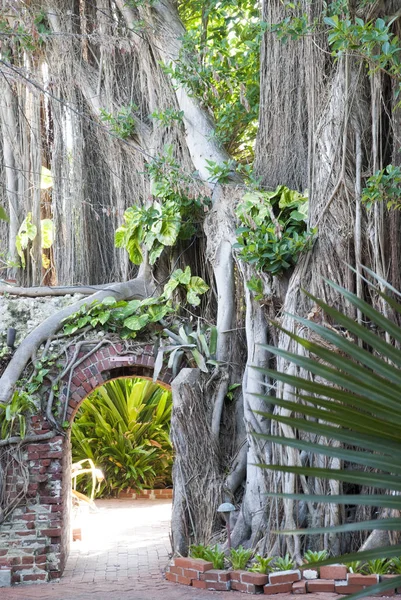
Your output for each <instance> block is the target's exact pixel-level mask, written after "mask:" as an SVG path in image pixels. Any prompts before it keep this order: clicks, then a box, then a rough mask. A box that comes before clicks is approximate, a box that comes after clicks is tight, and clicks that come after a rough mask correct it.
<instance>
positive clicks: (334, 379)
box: [254, 277, 401, 598]
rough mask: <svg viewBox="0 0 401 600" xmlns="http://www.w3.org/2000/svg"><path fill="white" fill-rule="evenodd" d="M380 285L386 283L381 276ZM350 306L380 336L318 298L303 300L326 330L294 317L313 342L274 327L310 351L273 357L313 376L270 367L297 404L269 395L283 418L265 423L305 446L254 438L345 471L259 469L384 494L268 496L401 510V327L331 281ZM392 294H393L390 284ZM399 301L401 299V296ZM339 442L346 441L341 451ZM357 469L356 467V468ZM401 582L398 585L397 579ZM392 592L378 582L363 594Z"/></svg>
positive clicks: (380, 554) (345, 528)
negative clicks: (289, 431) (336, 462)
mask: <svg viewBox="0 0 401 600" xmlns="http://www.w3.org/2000/svg"><path fill="white" fill-rule="evenodd" d="M376 280H377V281H379V283H380V285H385V283H384V282H383V281H381V279H378V278H377V277H376ZM327 283H328V284H329V285H331V286H332V287H333V288H334V289H335V290H336V291H337V292H339V293H340V294H341V295H342V296H343V298H345V299H346V300H347V301H348V302H349V303H350V304H351V305H353V306H354V307H355V308H356V309H358V310H359V311H361V313H362V314H363V315H364V317H365V320H366V321H368V322H370V323H372V324H374V325H375V329H377V331H373V330H372V329H370V328H368V327H366V326H363V325H361V324H359V323H356V322H355V321H354V320H353V319H351V318H350V317H348V316H347V315H345V314H343V313H341V312H340V311H339V310H337V309H335V308H333V307H331V306H329V305H327V304H326V303H325V302H323V301H322V300H321V299H319V298H316V297H315V296H313V295H312V294H310V293H308V292H305V293H306V295H307V296H308V297H309V298H310V299H311V300H312V301H313V302H314V303H315V304H316V305H317V306H318V307H320V309H322V311H323V312H324V313H325V314H326V315H327V316H328V317H329V319H330V322H331V323H332V324H334V325H333V326H330V327H326V326H324V325H321V324H318V323H316V322H314V321H309V320H307V319H304V318H301V317H298V316H294V315H290V316H291V317H292V318H293V319H294V320H295V321H296V322H297V323H298V325H299V329H300V330H301V329H302V330H303V332H304V331H307V330H309V332H310V336H309V337H310V339H307V338H306V337H303V335H302V336H301V335H300V334H298V333H294V332H291V331H287V330H285V329H283V328H282V327H281V326H280V325H277V327H278V328H279V329H280V330H281V331H283V332H284V333H285V334H286V335H288V337H289V338H291V339H292V340H293V341H294V342H296V343H297V344H298V345H299V346H301V347H303V348H304V349H305V350H306V351H307V352H306V354H307V355H305V352H304V351H303V352H302V353H300V354H297V353H294V352H288V351H286V350H283V349H282V348H277V347H272V346H265V348H266V349H267V350H268V351H269V352H271V353H272V354H274V355H276V356H279V357H281V358H283V359H284V360H285V361H288V362H289V363H292V364H293V365H296V366H297V367H299V368H300V369H301V370H304V371H306V372H308V374H309V376H308V378H303V377H299V376H295V375H290V374H287V373H282V372H276V371H274V370H272V369H258V370H261V371H263V372H264V373H265V374H266V375H268V376H269V377H270V378H274V379H276V380H277V381H281V382H282V383H283V384H286V385H287V386H291V387H292V388H293V390H294V391H293V398H289V399H287V398H286V399H283V398H274V397H272V396H269V397H265V400H266V402H267V403H268V404H272V405H275V406H276V407H279V408H280V409H284V411H282V413H283V414H278V415H273V416H272V414H271V412H266V413H262V414H264V415H265V416H266V417H267V418H269V419H273V420H275V421H277V422H278V423H280V424H283V425H285V426H290V427H291V428H293V430H296V431H298V432H303V433H305V434H307V437H308V440H305V439H301V437H302V436H300V435H298V436H296V437H295V438H288V437H282V436H277V435H267V434H254V435H256V436H257V437H261V438H263V439H265V440H266V441H268V442H272V443H274V444H278V445H282V446H286V447H293V448H297V449H300V450H304V451H305V452H307V453H309V454H310V453H313V454H318V455H319V454H320V455H322V456H327V457H333V458H337V459H340V460H341V461H343V464H344V465H345V467H344V468H340V469H329V468H315V467H307V466H300V465H294V466H292V465H291V466H286V465H279V464H275V465H270V464H269V465H259V466H261V467H263V468H266V469H270V470H273V471H280V472H283V473H292V474H296V475H299V476H303V477H317V478H322V479H328V480H338V481H342V482H347V483H350V484H354V485H357V486H366V487H368V488H370V489H378V490H380V489H381V490H384V493H383V494H377V493H374V494H363V495H356V494H353V495H352V496H349V495H346V494H344V495H337V496H322V495H303V494H284V493H283V494H277V493H276V494H269V496H271V497H276V498H283V499H284V500H286V499H288V500H303V501H306V502H314V503H333V504H343V505H344V504H359V505H365V506H374V507H377V508H378V509H381V508H387V509H391V510H393V511H401V495H400V493H401V466H400V459H401V350H400V349H399V347H398V345H399V344H400V343H401V328H400V327H399V326H398V325H397V324H396V323H394V322H393V321H391V320H390V319H389V318H387V317H386V316H384V315H383V314H382V313H381V312H379V311H378V310H376V309H375V308H374V307H373V306H371V305H370V304H369V303H367V302H365V301H364V300H361V299H360V298H358V297H357V296H356V295H355V294H352V293H351V292H348V291H347V290H345V289H344V288H342V287H340V286H339V285H337V284H334V283H331V282H327ZM386 287H387V288H388V289H389V291H390V293H391V292H393V291H394V290H392V289H391V287H390V286H388V285H387V286H386ZM380 295H381V297H382V298H383V299H385V300H387V301H388V303H389V305H390V306H391V308H392V309H393V311H395V313H398V314H401V305H400V304H399V303H398V302H397V301H396V300H394V299H393V298H391V297H389V296H386V295H385V294H384V293H383V292H380ZM397 295H398V296H399V294H398V293H397ZM333 440H334V441H336V442H337V443H334V444H333V443H332V441H333ZM338 442H340V443H341V445H340V446H339V444H338ZM355 467H356V468H355ZM373 529H382V530H386V531H401V518H399V517H396V516H395V517H391V518H378V519H370V520H367V521H364V522H359V523H346V524H343V525H339V526H337V527H330V528H324V527H315V528H313V529H306V530H305V529H303V530H297V531H294V530H291V531H280V532H279V533H281V534H287V535H294V534H308V535H314V534H322V533H327V532H330V533H341V532H350V531H372V530H373ZM400 553H401V545H396V546H386V547H381V548H376V549H372V550H369V551H366V552H357V553H352V554H348V555H343V556H340V557H338V556H337V557H332V558H329V559H326V560H324V561H321V562H319V565H324V564H333V563H335V562H338V561H341V562H351V561H353V560H373V559H377V558H389V557H396V556H399V555H400ZM400 581H401V579H400ZM392 587H394V580H393V581H392V582H391V585H389V584H388V582H387V583H381V584H378V585H376V586H374V587H373V588H368V589H367V590H366V591H364V592H361V593H358V594H354V595H352V596H351V598H359V597H362V596H363V595H366V594H368V593H369V594H372V593H376V592H380V591H385V590H386V589H390V588H392Z"/></svg>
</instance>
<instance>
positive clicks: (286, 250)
mask: <svg viewBox="0 0 401 600" xmlns="http://www.w3.org/2000/svg"><path fill="white" fill-rule="evenodd" d="M236 215H237V217H238V218H239V220H240V221H241V227H239V228H238V229H237V232H236V233H237V235H238V238H237V243H236V244H234V247H235V248H237V249H238V250H239V253H238V256H239V257H240V258H241V259H242V260H243V261H245V262H248V263H250V264H251V265H254V266H255V268H256V269H257V270H259V271H264V272H268V273H271V274H272V275H281V273H283V272H284V271H285V270H286V269H289V268H290V267H292V266H294V265H295V264H296V262H297V259H298V256H299V254H300V253H301V252H304V251H305V250H307V249H309V248H310V247H311V244H312V240H313V236H314V233H315V231H307V229H306V220H307V218H308V198H307V196H304V195H302V194H300V193H299V192H297V191H295V190H290V189H288V188H287V187H286V186H284V185H279V186H278V187H277V188H276V189H275V190H274V191H271V192H270V191H263V192H262V191H252V192H247V193H246V194H245V195H244V197H243V198H242V201H241V202H240V204H239V205H238V207H237V210H236ZM251 285H252V284H251ZM257 291H259V288H258V290H257Z"/></svg>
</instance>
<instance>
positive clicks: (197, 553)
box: [189, 544, 224, 569]
mask: <svg viewBox="0 0 401 600" xmlns="http://www.w3.org/2000/svg"><path fill="white" fill-rule="evenodd" d="M189 556H191V557H192V558H202V559H203V560H207V561H209V562H211V563H213V569H224V552H223V550H220V549H219V547H218V546H217V544H216V545H215V546H204V545H203V544H198V545H195V544H192V545H191V546H190V548H189Z"/></svg>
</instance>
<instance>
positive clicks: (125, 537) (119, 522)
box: [0, 499, 340, 600]
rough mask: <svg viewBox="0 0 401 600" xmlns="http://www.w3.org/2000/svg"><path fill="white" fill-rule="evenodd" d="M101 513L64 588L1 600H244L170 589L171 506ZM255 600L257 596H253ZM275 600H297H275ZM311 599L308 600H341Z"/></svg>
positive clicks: (84, 520) (75, 548)
mask: <svg viewBox="0 0 401 600" xmlns="http://www.w3.org/2000/svg"><path fill="white" fill-rule="evenodd" d="M96 504H97V506H98V508H99V512H98V513H96V514H89V513H87V514H83V515H81V523H80V524H81V527H82V541H81V542H74V543H73V545H72V552H71V554H70V557H69V560H68V562H67V566H66V569H65V572H64V575H63V577H62V579H61V581H60V583H48V584H36V585H30V586H15V587H12V588H0V600H245V598H246V597H248V596H246V595H243V594H241V593H240V592H211V591H207V590H197V589H194V588H192V587H187V586H183V585H177V584H174V583H169V582H167V581H165V580H164V577H163V572H164V568H165V567H166V565H167V563H168V560H169V552H170V541H169V530H170V509H171V503H170V501H169V500H156V501H152V500H135V501H132V500H126V499H124V500H100V501H97V503H96ZM249 597H253V596H249ZM274 598H275V600H293V598H294V596H290V595H288V594H277V595H276V596H274ZM339 598H340V597H339V596H338V595H337V594H308V600H339Z"/></svg>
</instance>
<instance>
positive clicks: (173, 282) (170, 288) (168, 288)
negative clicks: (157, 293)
mask: <svg viewBox="0 0 401 600" xmlns="http://www.w3.org/2000/svg"><path fill="white" fill-rule="evenodd" d="M178 286H179V282H178V280H177V279H172V278H171V279H170V280H169V281H168V282H167V283H166V285H165V286H164V288H163V296H164V297H165V298H166V300H169V299H170V298H171V296H172V295H173V292H174V290H175V289H176V288H177V287H178Z"/></svg>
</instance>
